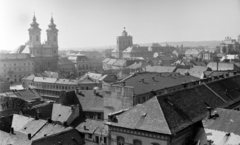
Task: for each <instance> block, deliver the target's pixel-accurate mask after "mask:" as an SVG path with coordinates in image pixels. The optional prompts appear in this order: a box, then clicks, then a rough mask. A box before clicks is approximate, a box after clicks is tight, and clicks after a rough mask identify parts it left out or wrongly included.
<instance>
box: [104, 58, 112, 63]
mask: <svg viewBox="0 0 240 145" xmlns="http://www.w3.org/2000/svg"><path fill="white" fill-rule="evenodd" d="M109 60H110V58H105V59H104V60H103V61H102V63H107V62H108V61H109Z"/></svg>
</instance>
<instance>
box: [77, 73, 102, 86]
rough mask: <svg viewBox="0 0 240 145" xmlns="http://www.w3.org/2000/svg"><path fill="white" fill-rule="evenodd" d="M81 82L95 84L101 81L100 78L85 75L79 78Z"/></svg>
mask: <svg viewBox="0 0 240 145" xmlns="http://www.w3.org/2000/svg"><path fill="white" fill-rule="evenodd" d="M78 83H79V84H95V83H99V82H98V80H95V79H92V78H91V77H88V75H86V76H83V77H82V78H80V79H79V82H78Z"/></svg>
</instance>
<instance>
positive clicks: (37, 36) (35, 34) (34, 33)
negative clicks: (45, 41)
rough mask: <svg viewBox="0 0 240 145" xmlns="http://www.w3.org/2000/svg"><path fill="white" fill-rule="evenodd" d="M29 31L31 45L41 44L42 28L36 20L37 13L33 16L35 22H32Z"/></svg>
mask: <svg viewBox="0 0 240 145" xmlns="http://www.w3.org/2000/svg"><path fill="white" fill-rule="evenodd" d="M30 26H31V27H30V28H29V29H28V31H29V45H30V47H34V46H39V45H41V29H40V28H39V27H38V26H39V24H38V23H37V22H36V17H35V14H34V16H33V22H32V23H31V24H30Z"/></svg>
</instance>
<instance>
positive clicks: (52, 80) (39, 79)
mask: <svg viewBox="0 0 240 145" xmlns="http://www.w3.org/2000/svg"><path fill="white" fill-rule="evenodd" d="M56 81H57V79H56V78H46V77H34V82H41V83H55V82H56Z"/></svg>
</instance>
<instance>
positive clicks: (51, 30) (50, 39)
mask: <svg viewBox="0 0 240 145" xmlns="http://www.w3.org/2000/svg"><path fill="white" fill-rule="evenodd" d="M30 26H31V27H30V28H29V29H28V31H29V41H28V42H27V43H26V45H27V46H28V49H29V53H30V55H31V58H32V59H33V61H34V72H43V71H45V70H50V71H57V70H58V67H57V66H58V29H57V28H56V25H55V24H54V20H53V18H52V17H51V20H50V24H49V25H48V29H47V30H46V31H47V41H46V42H44V43H41V29H40V28H39V27H38V26H39V24H38V23H37V22H36V17H35V15H34V17H33V22H32V23H31V24H30Z"/></svg>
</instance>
